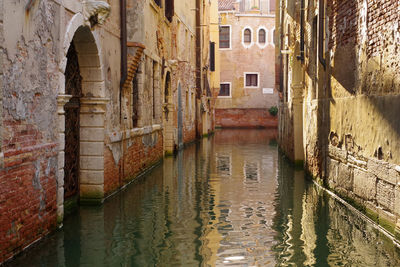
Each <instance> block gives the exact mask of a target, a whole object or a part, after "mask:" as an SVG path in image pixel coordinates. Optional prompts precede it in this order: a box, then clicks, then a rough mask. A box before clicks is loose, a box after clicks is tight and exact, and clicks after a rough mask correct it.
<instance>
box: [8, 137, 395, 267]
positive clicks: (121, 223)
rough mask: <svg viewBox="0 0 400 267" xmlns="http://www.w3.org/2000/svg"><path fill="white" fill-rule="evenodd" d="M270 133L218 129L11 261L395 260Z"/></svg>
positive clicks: (391, 249)
mask: <svg viewBox="0 0 400 267" xmlns="http://www.w3.org/2000/svg"><path fill="white" fill-rule="evenodd" d="M275 139H276V132H275V131H269V130H221V131H217V132H216V134H215V135H214V136H213V137H210V138H209V139H205V140H203V141H202V142H201V143H198V144H193V145H190V146H188V147H187V148H185V149H184V151H182V152H180V153H179V154H178V155H177V156H176V157H175V158H166V159H165V160H164V162H163V163H162V164H160V165H159V166H157V167H155V168H153V169H152V170H151V171H150V172H148V173H147V174H146V175H144V176H143V177H141V178H140V179H138V180H137V181H136V182H135V183H133V184H131V185H129V186H128V187H127V188H126V189H125V190H123V191H122V192H120V193H118V194H116V195H114V196H113V197H111V198H109V199H107V200H106V202H105V203H104V205H103V206H101V207H81V208H80V209H79V210H78V211H77V212H76V213H74V214H72V215H70V216H69V217H68V218H67V219H66V220H65V222H64V227H63V228H62V230H59V231H58V232H56V233H54V234H52V235H50V236H49V237H47V238H46V239H45V240H43V241H41V242H39V244H37V245H35V246H34V247H33V248H31V249H29V250H28V251H27V252H25V253H23V255H20V256H19V257H17V258H16V259H15V260H14V261H13V262H10V263H9V264H8V265H10V266H400V253H399V250H398V249H397V248H396V246H395V245H394V244H393V242H392V241H390V240H388V239H387V238H385V237H384V236H383V235H382V234H381V233H379V232H378V231H377V230H375V228H374V227H373V226H372V225H370V224H369V223H367V222H365V221H364V220H363V219H362V218H360V217H359V216H357V215H355V214H354V213H352V212H351V211H349V210H348V209H347V208H346V207H345V206H344V205H343V204H341V203H339V202H337V201H336V200H335V199H333V198H331V197H330V196H328V195H327V194H326V193H325V192H323V191H322V190H321V189H319V188H318V187H316V186H315V185H314V184H312V183H311V182H309V181H308V180H306V179H305V178H304V174H303V172H302V171H296V170H295V169H294V168H293V167H292V166H291V165H290V164H289V162H288V161H287V160H286V159H285V158H284V156H283V155H281V154H280V153H279V152H278V148H277V146H276V141H275Z"/></svg>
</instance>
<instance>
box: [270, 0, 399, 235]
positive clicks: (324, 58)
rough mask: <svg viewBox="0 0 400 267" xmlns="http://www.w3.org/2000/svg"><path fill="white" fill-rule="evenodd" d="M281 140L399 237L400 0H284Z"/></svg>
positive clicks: (280, 21)
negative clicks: (399, 45) (399, 21)
mask: <svg viewBox="0 0 400 267" xmlns="http://www.w3.org/2000/svg"><path fill="white" fill-rule="evenodd" d="M277 5H278V7H279V8H278V9H277V13H276V14H277V17H278V18H277V22H278V24H277V25H279V29H278V30H277V32H276V39H277V40H278V42H279V44H278V45H277V53H276V60H277V69H278V70H279V73H278V79H277V84H279V88H280V104H279V113H280V114H279V115H280V128H279V141H280V145H281V147H282V148H283V150H284V151H285V153H286V154H287V155H288V156H289V158H291V159H292V160H294V161H297V162H298V163H302V162H304V166H305V168H306V170H307V171H308V172H309V173H310V174H311V175H312V176H313V177H314V178H315V179H317V180H318V181H320V182H321V183H323V184H324V186H326V187H327V188H329V189H331V190H333V191H334V192H336V193H337V194H338V195H339V196H341V197H343V198H345V199H348V200H350V201H351V202H352V203H353V204H354V205H355V206H356V207H357V208H358V209H360V210H361V211H363V212H364V213H366V214H367V215H368V216H369V217H370V218H372V219H373V220H375V221H376V222H378V223H379V224H381V225H382V226H383V227H384V228H385V229H386V230H388V231H389V232H390V233H392V234H394V235H396V236H397V237H399V229H400V187H399V181H400V176H399V172H400V167H399V164H400V154H399V152H400V150H399V146H400V138H399V132H400V124H399V123H398V121H399V120H398V112H399V103H400V96H399V92H400V91H399V89H400V86H399V84H400V82H399V77H400V76H399V68H398V64H399V51H398V44H399V36H400V35H399V26H398V19H399V15H398V14H399V12H398V11H399V8H400V4H399V3H398V1H375V0H357V1H325V0H319V1H313V0H311V1H305V0H301V1H277Z"/></svg>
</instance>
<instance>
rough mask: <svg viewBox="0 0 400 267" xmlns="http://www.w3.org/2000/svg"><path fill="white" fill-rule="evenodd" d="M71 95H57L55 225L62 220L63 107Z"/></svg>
mask: <svg viewBox="0 0 400 267" xmlns="http://www.w3.org/2000/svg"><path fill="white" fill-rule="evenodd" d="M71 97H72V96H71V95H58V97H57V114H58V143H59V148H58V172H57V224H58V225H59V226H61V225H62V222H63V220H64V164H65V159H64V155H65V154H64V149H65V110H64V106H65V104H66V103H68V101H69V100H70V99H71Z"/></svg>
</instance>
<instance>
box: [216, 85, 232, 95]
mask: <svg viewBox="0 0 400 267" xmlns="http://www.w3.org/2000/svg"><path fill="white" fill-rule="evenodd" d="M218 97H222V98H223V97H231V83H221V84H220V89H219V94H218Z"/></svg>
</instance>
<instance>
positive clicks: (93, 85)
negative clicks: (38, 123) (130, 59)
mask: <svg viewBox="0 0 400 267" xmlns="http://www.w3.org/2000/svg"><path fill="white" fill-rule="evenodd" d="M67 29H68V31H67V32H66V34H65V40H64V47H63V48H64V55H65V58H63V59H62V60H61V67H60V69H61V71H62V74H63V75H64V77H65V81H64V82H63V85H65V86H60V89H61V90H60V94H59V96H58V105H59V109H58V114H59V121H60V128H59V133H60V135H59V136H60V144H61V146H60V152H59V172H58V177H59V178H58V181H59V182H58V194H57V199H58V200H57V202H58V203H59V204H58V209H57V212H58V220H59V222H62V220H63V218H64V213H65V211H67V212H68V208H69V207H70V206H72V207H73V206H76V204H77V203H78V201H79V203H80V204H86V203H87V204H97V203H102V202H103V199H104V141H105V133H104V125H105V112H106V104H107V103H108V101H109V99H107V98H105V82H104V75H103V65H102V63H101V55H100V49H99V45H98V44H99V42H98V39H97V38H96V37H97V34H96V32H95V31H92V30H91V29H90V28H89V27H88V26H85V24H84V20H83V19H82V17H81V15H76V16H75V17H74V18H73V19H72V20H71V22H70V24H69V25H68V27H67ZM63 62H65V63H64V64H65V66H64V67H63ZM71 204H75V205H71ZM66 209H67V210H66Z"/></svg>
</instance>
